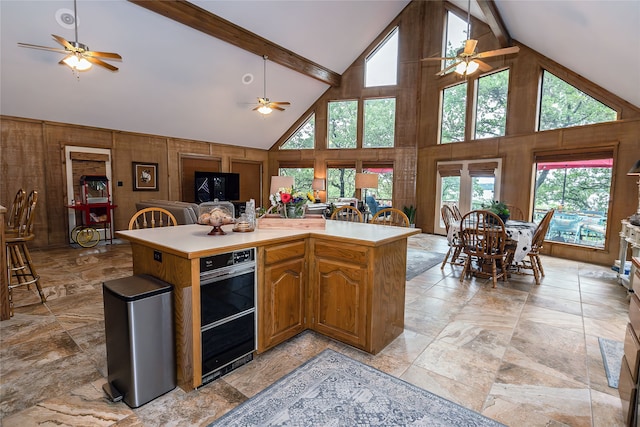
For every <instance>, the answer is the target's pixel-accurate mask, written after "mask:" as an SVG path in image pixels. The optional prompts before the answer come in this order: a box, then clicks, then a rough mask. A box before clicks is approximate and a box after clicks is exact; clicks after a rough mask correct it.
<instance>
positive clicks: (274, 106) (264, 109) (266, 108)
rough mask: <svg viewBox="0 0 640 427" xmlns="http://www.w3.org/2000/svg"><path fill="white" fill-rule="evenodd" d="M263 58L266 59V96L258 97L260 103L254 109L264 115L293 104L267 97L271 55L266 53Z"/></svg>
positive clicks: (282, 109)
mask: <svg viewBox="0 0 640 427" xmlns="http://www.w3.org/2000/svg"><path fill="white" fill-rule="evenodd" d="M262 58H263V59H264V97H262V98H258V105H257V106H256V107H255V108H254V109H253V110H252V111H257V112H258V113H260V114H264V115H267V114H271V112H272V111H273V110H279V111H284V108H282V107H281V106H282V105H291V104H290V103H289V102H280V101H270V100H269V98H267V59H269V57H268V56H267V55H264V56H263V57H262Z"/></svg>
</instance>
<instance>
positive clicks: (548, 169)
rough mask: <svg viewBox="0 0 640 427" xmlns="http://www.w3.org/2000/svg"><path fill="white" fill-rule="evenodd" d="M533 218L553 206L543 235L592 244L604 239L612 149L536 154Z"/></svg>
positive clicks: (536, 219)
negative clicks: (582, 152) (547, 226)
mask: <svg viewBox="0 0 640 427" xmlns="http://www.w3.org/2000/svg"><path fill="white" fill-rule="evenodd" d="M536 161H537V164H536V185H535V201H534V209H535V215H534V216H535V218H534V220H535V221H536V222H537V221H539V220H540V219H541V218H542V216H544V213H545V212H547V211H548V210H549V209H555V214H554V215H553V218H552V220H551V224H550V226H549V231H548V232H547V236H546V238H547V239H548V240H553V241H556V242H566V243H571V244H578V245H584V246H591V247H595V248H604V244H605V241H606V231H607V227H606V225H607V219H608V215H609V198H610V195H611V171H612V167H613V157H612V153H610V152H609V153H588V154H583V155H579V154H578V155H569V156H562V155H557V154H552V155H546V156H536Z"/></svg>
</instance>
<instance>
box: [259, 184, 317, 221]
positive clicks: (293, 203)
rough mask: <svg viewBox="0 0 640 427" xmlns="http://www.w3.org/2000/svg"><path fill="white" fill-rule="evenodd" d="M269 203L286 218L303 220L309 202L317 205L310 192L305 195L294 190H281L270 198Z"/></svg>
mask: <svg viewBox="0 0 640 427" xmlns="http://www.w3.org/2000/svg"><path fill="white" fill-rule="evenodd" d="M269 201H271V205H272V206H276V207H277V209H278V212H280V214H281V215H282V216H284V217H285V218H302V217H304V212H305V210H306V204H307V201H310V202H311V203H315V201H316V199H315V197H313V194H312V193H311V192H310V191H308V192H307V193H306V194H305V193H304V192H303V191H299V190H295V189H293V188H281V189H280V190H279V191H278V192H277V193H275V194H271V195H270V196H269Z"/></svg>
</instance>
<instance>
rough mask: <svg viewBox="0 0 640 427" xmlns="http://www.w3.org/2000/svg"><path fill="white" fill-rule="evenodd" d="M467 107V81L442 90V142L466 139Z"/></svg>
mask: <svg viewBox="0 0 640 427" xmlns="http://www.w3.org/2000/svg"><path fill="white" fill-rule="evenodd" d="M466 108H467V83H466V82H465V83H459V84H457V85H455V86H450V87H448V88H446V89H444V90H443V91H442V111H441V117H440V122H441V123H440V143H441V144H446V143H449V142H459V141H464V129H465V120H466V116H467V115H466Z"/></svg>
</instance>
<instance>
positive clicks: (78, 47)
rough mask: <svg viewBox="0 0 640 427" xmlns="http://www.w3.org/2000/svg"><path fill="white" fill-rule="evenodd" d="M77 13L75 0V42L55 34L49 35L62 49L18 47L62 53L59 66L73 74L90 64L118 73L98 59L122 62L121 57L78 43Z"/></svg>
mask: <svg viewBox="0 0 640 427" xmlns="http://www.w3.org/2000/svg"><path fill="white" fill-rule="evenodd" d="M77 17H78V13H77V9H76V0H73V22H74V25H75V35H76V40H75V41H71V42H69V41H67V40H66V39H64V38H63V37H60V36H57V35H55V34H51V35H52V36H53V38H54V39H55V40H56V41H57V42H58V43H60V44H61V45H62V46H63V47H64V49H61V48H55V47H47V46H38V45H35V44H28V43H18V46H20V47H28V48H32V49H42V50H49V51H52V52H58V53H64V54H66V56H65V57H64V58H63V59H62V60H60V62H59V64H61V65H67V66H68V67H69V68H71V69H72V70H73V71H74V72H76V71H85V70H88V69H89V68H91V65H92V64H96V65H100V66H101V67H104V68H106V69H108V70H110V71H118V68H117V67H114V66H113V65H111V64H109V63H107V62H104V61H103V60H101V59H99V58H104V59H110V60H122V57H121V56H120V55H118V54H117V53H112V52H96V51H91V50H89V46H87V45H85V44H82V43H80V42H79V41H78V18H77Z"/></svg>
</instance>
